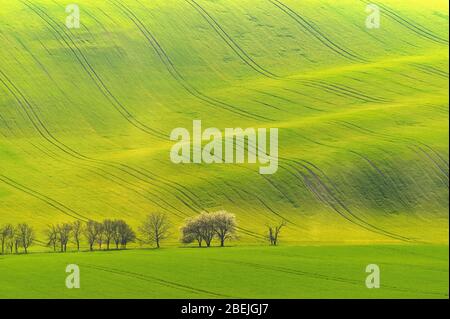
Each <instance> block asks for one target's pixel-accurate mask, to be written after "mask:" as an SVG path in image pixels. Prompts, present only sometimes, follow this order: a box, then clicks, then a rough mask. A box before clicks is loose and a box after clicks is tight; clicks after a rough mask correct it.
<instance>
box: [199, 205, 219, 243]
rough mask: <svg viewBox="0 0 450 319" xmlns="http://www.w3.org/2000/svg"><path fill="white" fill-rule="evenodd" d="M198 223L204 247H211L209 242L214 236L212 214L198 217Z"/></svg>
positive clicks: (203, 214)
mask: <svg viewBox="0 0 450 319" xmlns="http://www.w3.org/2000/svg"><path fill="white" fill-rule="evenodd" d="M198 219H199V223H200V231H201V234H202V238H203V240H204V241H205V243H206V247H210V246H211V242H212V240H213V238H214V235H215V234H216V230H215V224H214V216H213V214H208V213H202V214H201V215H200V216H198Z"/></svg>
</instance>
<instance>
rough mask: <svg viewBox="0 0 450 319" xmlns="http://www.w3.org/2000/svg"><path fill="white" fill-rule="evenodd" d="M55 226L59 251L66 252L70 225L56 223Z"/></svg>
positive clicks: (70, 229)
mask: <svg viewBox="0 0 450 319" xmlns="http://www.w3.org/2000/svg"><path fill="white" fill-rule="evenodd" d="M56 228H57V231H58V239H59V243H60V245H61V252H66V251H67V243H68V242H69V239H70V233H71V232H72V225H71V224H67V223H64V224H61V225H58V226H57V227H56Z"/></svg>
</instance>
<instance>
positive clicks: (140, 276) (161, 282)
mask: <svg viewBox="0 0 450 319" xmlns="http://www.w3.org/2000/svg"><path fill="white" fill-rule="evenodd" d="M83 266H85V267H86V268H91V269H96V270H100V271H104V272H108V273H112V274H116V275H121V276H126V277H129V278H134V279H137V280H141V281H147V282H152V283H157V284H159V285H162V286H165V287H170V288H176V289H179V290H182V291H188V292H193V293H196V294H207V295H210V296H214V297H216V298H217V297H221V298H236V297H233V296H228V295H225V294H220V293H216V292H212V291H208V290H205V289H199V288H195V287H192V286H188V285H185V284H180V283H177V282H174V281H169V280H165V279H161V278H158V277H154V276H149V275H143V274H140V273H135V272H131V271H125V270H122V269H116V268H111V267H105V266H98V265H91V264H84V263H83Z"/></svg>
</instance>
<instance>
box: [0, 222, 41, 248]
mask: <svg viewBox="0 0 450 319" xmlns="http://www.w3.org/2000/svg"><path fill="white" fill-rule="evenodd" d="M33 240H34V231H33V228H31V227H30V225H28V224H25V223H22V224H18V225H16V226H14V225H12V224H6V225H4V226H2V227H0V242H1V245H2V255H4V254H6V253H10V254H12V253H13V252H15V253H16V254H17V253H19V249H20V248H23V250H24V252H25V253H28V247H30V246H31V244H32V243H33Z"/></svg>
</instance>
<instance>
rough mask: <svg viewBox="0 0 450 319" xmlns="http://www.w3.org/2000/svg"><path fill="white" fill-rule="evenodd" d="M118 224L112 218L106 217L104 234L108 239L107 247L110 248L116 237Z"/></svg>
mask: <svg viewBox="0 0 450 319" xmlns="http://www.w3.org/2000/svg"><path fill="white" fill-rule="evenodd" d="M116 228H117V224H116V222H114V221H113V220H111V219H105V220H104V221H103V234H104V238H105V241H106V249H107V250H109V244H110V243H111V241H112V240H113V238H114V233H115V231H116Z"/></svg>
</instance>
